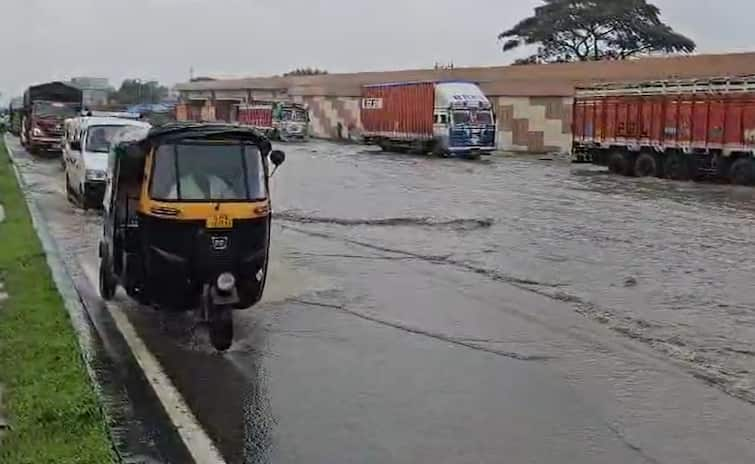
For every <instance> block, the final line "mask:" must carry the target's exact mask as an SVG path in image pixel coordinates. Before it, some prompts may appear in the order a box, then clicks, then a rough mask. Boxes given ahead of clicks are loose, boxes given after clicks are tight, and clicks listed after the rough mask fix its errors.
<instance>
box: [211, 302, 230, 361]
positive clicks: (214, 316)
mask: <svg viewBox="0 0 755 464" xmlns="http://www.w3.org/2000/svg"><path fill="white" fill-rule="evenodd" d="M209 329H210V343H212V346H213V347H214V348H215V349H216V350H218V351H227V350H228V349H229V348H230V347H231V345H232V344H233V310H232V309H231V308H230V307H227V306H222V307H217V306H216V307H214V308H211V309H210V320H209Z"/></svg>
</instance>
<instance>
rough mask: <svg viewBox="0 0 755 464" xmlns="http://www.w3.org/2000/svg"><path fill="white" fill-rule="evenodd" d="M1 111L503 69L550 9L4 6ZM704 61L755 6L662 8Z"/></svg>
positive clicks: (728, 2) (72, 2) (45, 0)
mask: <svg viewBox="0 0 755 464" xmlns="http://www.w3.org/2000/svg"><path fill="white" fill-rule="evenodd" d="M1 3H2V6H1V7H0V34H2V38H1V39H0V57H1V58H2V63H3V66H2V67H1V68H0V92H2V93H3V96H0V101H2V102H5V101H7V99H8V98H9V97H10V96H15V95H19V94H21V93H22V92H23V89H24V88H25V87H27V86H28V85H29V84H32V83H39V82H46V81H50V80H54V79H67V78H70V77H72V76H80V75H83V76H102V77H108V78H110V79H111V83H112V84H119V83H120V81H121V80H122V79H123V78H125V77H135V78H142V79H158V80H160V81H162V82H164V83H168V84H172V83H176V82H182V81H185V80H187V79H188V76H189V69H190V67H192V66H193V67H194V69H195V73H196V74H197V75H218V74H221V75H245V76H254V75H270V74H278V73H283V72H285V71H288V70H291V69H293V68H297V67H301V66H316V67H320V68H326V69H328V70H329V71H330V72H349V71H361V70H380V69H402V68H423V67H431V66H432V65H433V63H434V62H435V61H442V62H448V61H453V62H454V63H455V65H457V66H467V65H500V64H507V63H510V62H511V61H512V60H513V59H515V58H517V57H519V56H521V55H522V54H523V53H521V52H520V53H508V54H503V53H502V52H501V51H500V47H499V44H498V42H497V40H496V36H497V34H498V33H499V32H501V31H502V30H504V29H507V28H509V27H510V26H512V25H513V24H515V23H516V22H517V21H519V20H520V19H522V18H524V17H525V16H527V15H529V14H530V13H531V12H532V8H533V7H534V6H536V5H538V4H540V1H539V0H468V1H466V2H464V1H459V0H377V1H376V0H320V1H319V2H317V1H314V2H312V1H307V0H2V2H1ZM654 3H655V4H656V5H658V6H659V7H661V9H662V10H663V17H664V19H665V20H666V21H667V22H668V23H669V24H670V25H671V26H672V27H674V28H676V29H677V30H678V31H680V32H682V33H684V34H687V35H688V36H690V37H691V38H692V39H694V40H695V41H696V42H697V43H698V47H699V48H698V51H699V52H728V51H749V50H755V33H754V32H753V24H755V19H753V18H755V1H753V0H723V1H722V2H717V3H714V2H710V0H655V1H654Z"/></svg>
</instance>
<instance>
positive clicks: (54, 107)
mask: <svg viewBox="0 0 755 464" xmlns="http://www.w3.org/2000/svg"><path fill="white" fill-rule="evenodd" d="M34 115H35V116H38V117H41V118H45V117H62V118H68V117H73V116H76V108H75V106H74V105H71V104H67V103H55V102H36V103H34Z"/></svg>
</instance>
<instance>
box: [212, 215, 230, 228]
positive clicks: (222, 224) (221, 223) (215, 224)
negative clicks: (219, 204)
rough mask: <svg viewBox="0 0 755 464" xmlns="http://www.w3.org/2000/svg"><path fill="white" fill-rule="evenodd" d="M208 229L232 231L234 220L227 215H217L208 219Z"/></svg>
mask: <svg viewBox="0 0 755 464" xmlns="http://www.w3.org/2000/svg"><path fill="white" fill-rule="evenodd" d="M207 228H208V229H232V228H233V218H231V217H230V216H228V215H226V214H216V215H215V216H210V217H208V218H207Z"/></svg>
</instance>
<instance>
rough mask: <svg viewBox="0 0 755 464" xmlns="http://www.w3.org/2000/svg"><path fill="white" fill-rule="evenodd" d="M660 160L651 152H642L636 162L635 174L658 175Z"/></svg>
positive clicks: (641, 175)
mask: <svg viewBox="0 0 755 464" xmlns="http://www.w3.org/2000/svg"><path fill="white" fill-rule="evenodd" d="M658 174H659V173H658V160H656V159H655V156H653V155H652V154H651V153H641V154H640V156H638V157H637V160H635V162H634V175H635V176H637V177H656V176H658Z"/></svg>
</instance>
